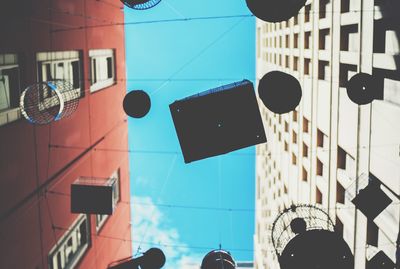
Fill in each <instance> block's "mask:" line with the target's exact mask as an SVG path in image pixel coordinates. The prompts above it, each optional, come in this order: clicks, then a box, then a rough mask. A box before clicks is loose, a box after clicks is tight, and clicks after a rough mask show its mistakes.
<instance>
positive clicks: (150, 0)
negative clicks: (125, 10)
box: [121, 0, 161, 10]
mask: <svg viewBox="0 0 400 269" xmlns="http://www.w3.org/2000/svg"><path fill="white" fill-rule="evenodd" d="M121 2H122V3H123V4H124V5H125V6H127V7H130V8H133V9H136V10H145V9H149V8H152V7H155V6H156V5H158V4H159V3H160V2H161V0H121Z"/></svg>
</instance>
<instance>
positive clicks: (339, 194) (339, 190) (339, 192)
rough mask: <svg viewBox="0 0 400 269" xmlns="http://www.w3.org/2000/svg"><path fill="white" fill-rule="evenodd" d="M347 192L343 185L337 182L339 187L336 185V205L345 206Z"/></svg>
mask: <svg viewBox="0 0 400 269" xmlns="http://www.w3.org/2000/svg"><path fill="white" fill-rule="evenodd" d="M345 192H346V191H345V189H344V187H343V186H342V184H340V183H339V182H337V185H336V203H341V204H344V198H345Z"/></svg>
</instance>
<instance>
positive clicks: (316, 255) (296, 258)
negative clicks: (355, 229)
mask: <svg viewBox="0 0 400 269" xmlns="http://www.w3.org/2000/svg"><path fill="white" fill-rule="evenodd" d="M279 264H280V266H281V269H299V268H307V269H338V268H340V269H354V257H353V254H352V253H351V250H350V248H349V247H348V245H347V244H346V242H345V241H344V240H343V238H341V236H340V235H339V234H337V233H335V232H330V231H326V230H310V231H307V232H304V233H299V234H298V235H296V236H295V237H294V238H293V239H292V240H291V241H290V242H289V243H288V244H287V245H286V247H285V249H284V250H283V252H282V255H281V256H280V257H279Z"/></svg>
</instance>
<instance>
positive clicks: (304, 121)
mask: <svg viewBox="0 0 400 269" xmlns="http://www.w3.org/2000/svg"><path fill="white" fill-rule="evenodd" d="M308 123H309V121H308V120H307V119H306V118H303V133H308Z"/></svg>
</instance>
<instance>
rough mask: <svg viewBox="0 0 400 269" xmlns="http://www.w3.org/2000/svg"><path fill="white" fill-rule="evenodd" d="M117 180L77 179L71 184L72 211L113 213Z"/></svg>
mask: <svg viewBox="0 0 400 269" xmlns="http://www.w3.org/2000/svg"><path fill="white" fill-rule="evenodd" d="M115 182H116V179H115V178H107V179H105V178H83V177H81V178H79V179H77V180H76V181H75V182H74V183H73V184H72V185H71V213H84V214H106V215H111V214H112V213H113V211H114V205H115V201H114V196H113V192H114V188H115V187H116V186H115Z"/></svg>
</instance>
